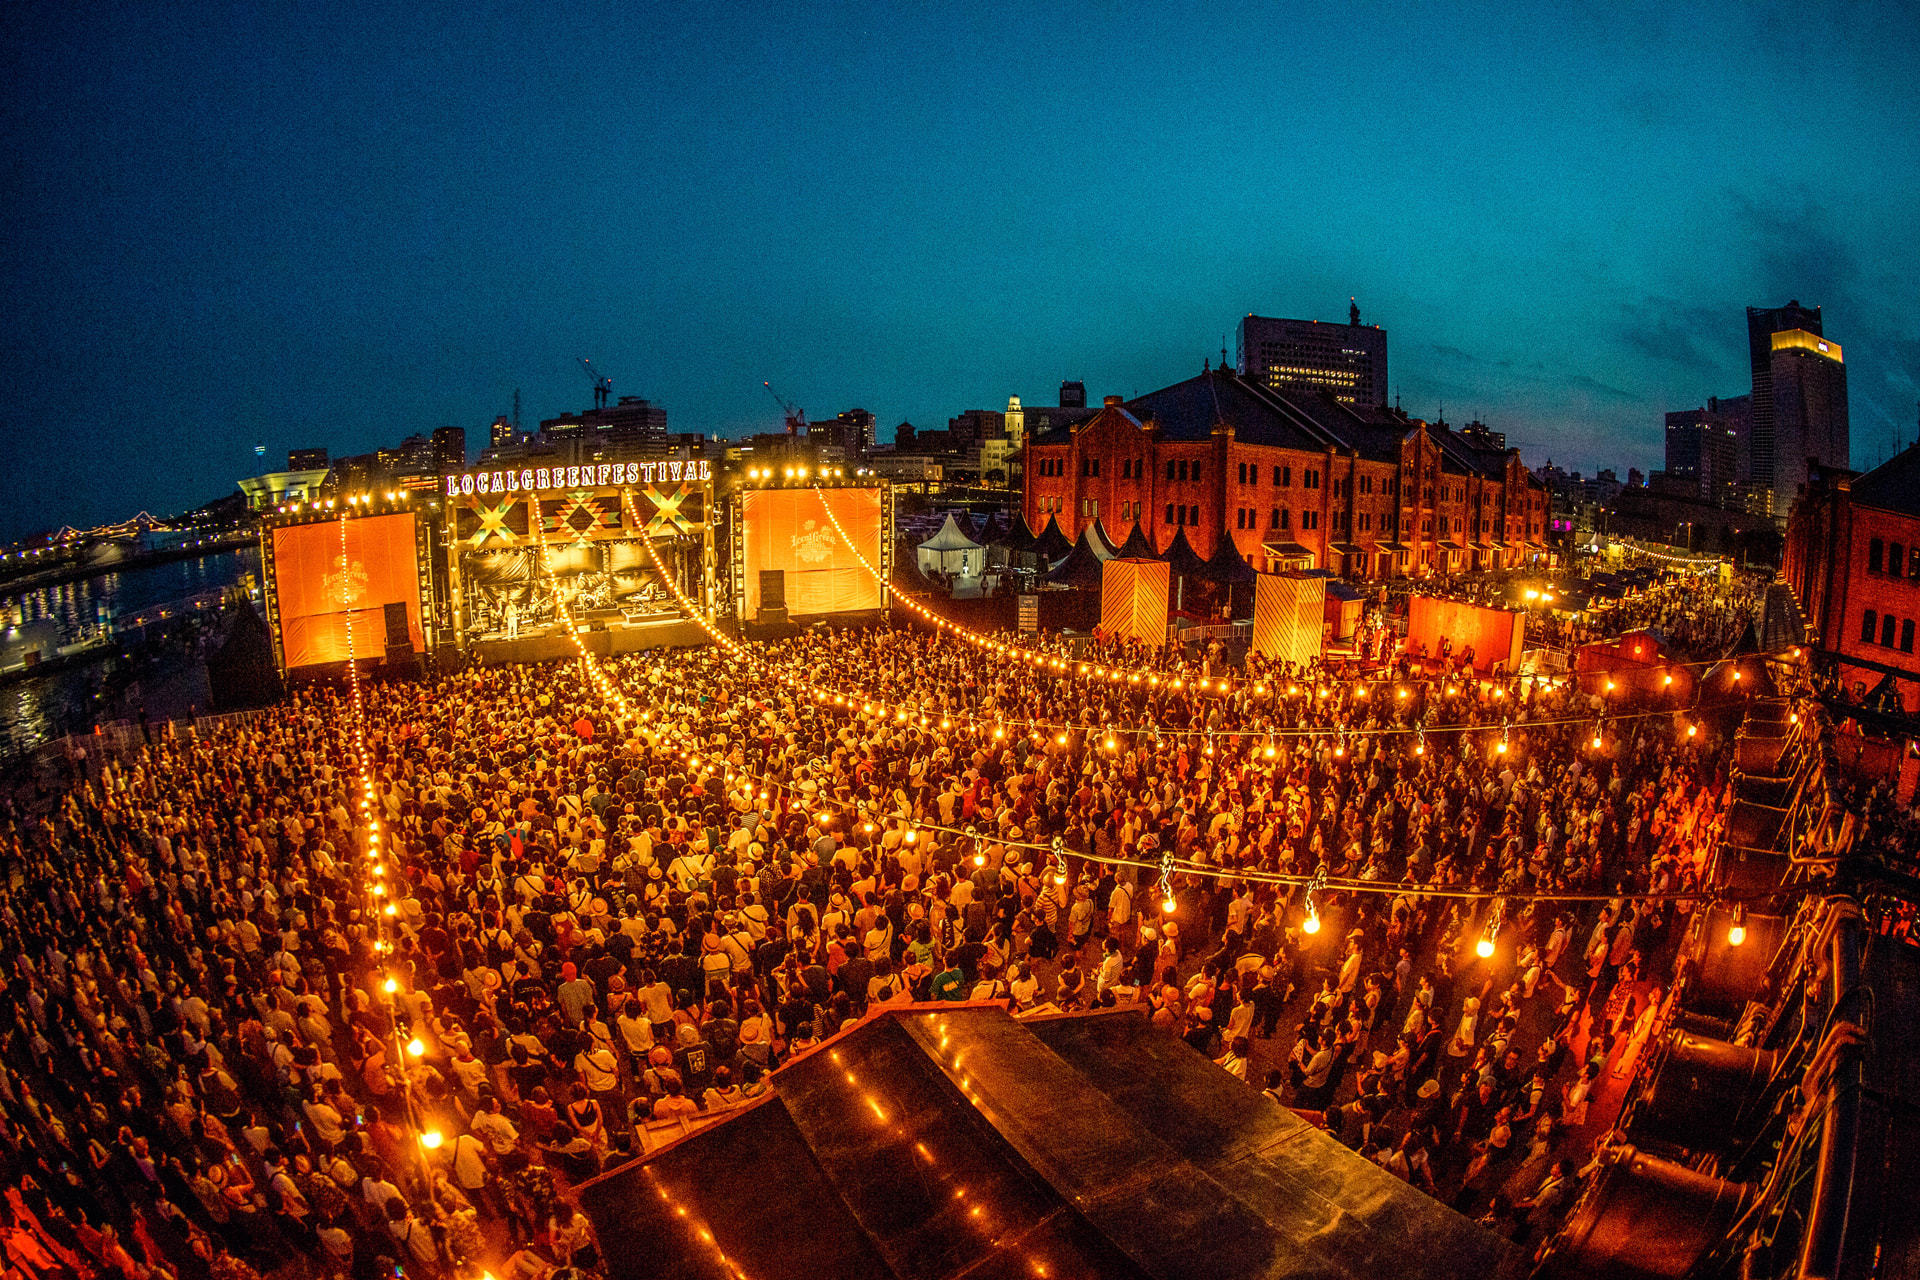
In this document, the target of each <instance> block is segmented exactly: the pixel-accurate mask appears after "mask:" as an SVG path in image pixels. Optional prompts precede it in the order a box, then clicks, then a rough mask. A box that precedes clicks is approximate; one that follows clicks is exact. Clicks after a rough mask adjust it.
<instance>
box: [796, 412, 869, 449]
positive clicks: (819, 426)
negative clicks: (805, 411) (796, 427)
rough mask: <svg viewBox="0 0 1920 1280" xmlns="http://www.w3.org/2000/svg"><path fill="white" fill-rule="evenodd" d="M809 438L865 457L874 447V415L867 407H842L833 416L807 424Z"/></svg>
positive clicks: (817, 442) (816, 442)
mask: <svg viewBox="0 0 1920 1280" xmlns="http://www.w3.org/2000/svg"><path fill="white" fill-rule="evenodd" d="M807 439H808V440H811V441H812V442H814V443H815V444H825V445H830V446H832V447H835V448H838V449H840V450H841V451H842V452H843V453H845V454H846V455H847V456H848V457H850V458H863V457H865V456H866V455H867V454H868V453H869V452H870V451H872V449H873V441H874V417H873V414H872V413H870V412H869V411H867V410H865V409H842V410H841V411H840V412H839V413H836V414H834V415H833V416H832V417H831V418H825V419H822V420H820V421H818V422H809V423H808V424H807Z"/></svg>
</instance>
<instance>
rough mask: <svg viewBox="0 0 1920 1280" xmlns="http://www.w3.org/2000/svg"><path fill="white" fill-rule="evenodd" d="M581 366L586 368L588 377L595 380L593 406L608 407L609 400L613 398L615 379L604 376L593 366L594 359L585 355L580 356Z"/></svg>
mask: <svg viewBox="0 0 1920 1280" xmlns="http://www.w3.org/2000/svg"><path fill="white" fill-rule="evenodd" d="M580 367H581V368H582V369H585V370H586V371H587V377H588V378H590V379H592V380H593V407H594V408H596V409H604V408H606V407H607V401H609V400H611V399H613V379H612V378H607V377H602V376H601V373H600V371H599V370H598V369H596V368H594V367H593V361H591V360H589V359H587V358H586V357H585V356H581V357H580Z"/></svg>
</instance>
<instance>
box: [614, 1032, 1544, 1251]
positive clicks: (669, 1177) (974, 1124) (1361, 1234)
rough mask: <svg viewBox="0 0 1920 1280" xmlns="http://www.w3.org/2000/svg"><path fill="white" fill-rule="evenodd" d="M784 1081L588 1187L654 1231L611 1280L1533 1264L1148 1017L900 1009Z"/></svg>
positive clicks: (633, 1231)
mask: <svg viewBox="0 0 1920 1280" xmlns="http://www.w3.org/2000/svg"><path fill="white" fill-rule="evenodd" d="M963 1061H964V1062H965V1064H966V1071H965V1074H964V1075H963V1074H962V1073H961V1071H960V1068H959V1067H957V1066H955V1065H953V1064H955V1063H959V1062H963ZM772 1082H773V1088H772V1089H771V1090H770V1091H769V1092H768V1093H767V1094H766V1095H764V1096H763V1098H762V1099H761V1100H760V1101H758V1102H756V1103H753V1104H750V1105H748V1106H744V1107H741V1108H737V1109H735V1110H733V1111H732V1112H730V1113H729V1114H728V1115H727V1116H726V1117H725V1118H724V1119H722V1120H720V1121H718V1122H717V1123H714V1124H710V1125H707V1126H705V1127H703V1128H701V1129H699V1130H697V1131H696V1132H694V1133H693V1134H691V1135H690V1136H688V1137H687V1138H685V1139H683V1140H681V1141H679V1142H677V1143H674V1144H672V1145H669V1146H667V1147H664V1148H662V1149H661V1150H659V1151H657V1152H655V1153H653V1154H652V1155H650V1156H647V1157H644V1158H643V1159H641V1160H638V1161H633V1162H630V1163H628V1164H626V1165H624V1166H622V1167H620V1168H618V1169H616V1170H614V1171H612V1172H610V1173H608V1174H605V1175H603V1176H602V1177H599V1178H596V1179H593V1180H592V1181H590V1182H588V1183H586V1184H585V1185H584V1186H582V1188H581V1201H582V1203H583V1205H584V1207H585V1209H586V1211H587V1216H588V1217H589V1218H590V1219H591V1220H592V1222H593V1226H594V1230H595V1234H596V1235H597V1236H598V1237H599V1238H600V1239H601V1240H605V1241H615V1240H624V1241H632V1240H645V1241H647V1243H648V1247H647V1248H646V1249H644V1250H643V1249H637V1248H619V1249H610V1250H608V1251H607V1255H606V1261H607V1271H608V1275H609V1276H611V1277H612V1280H641V1277H648V1278H649V1280H652V1278H653V1277H661V1276H669V1277H685V1278H687V1280H693V1278H695V1277H699V1278H705V1277H710V1276H715V1277H717V1276H720V1275H732V1274H735V1272H736V1271H737V1272H739V1273H740V1274H745V1275H751V1276H753V1277H755V1278H756V1280H799V1278H800V1277H809V1278H811V1277H815V1276H821V1275H828V1276H836V1277H845V1278H846V1280H897V1278H898V1277H902V1276H910V1277H916V1278H919V1280H959V1278H960V1277H981V1276H1001V1275H1014V1274H1020V1275H1027V1274H1030V1273H1031V1271H1032V1269H1033V1264H1034V1263H1036V1262H1044V1263H1045V1264H1046V1267H1045V1269H1046V1271H1047V1273H1048V1274H1051V1275H1098V1276H1110V1277H1114V1280H1173V1278H1174V1277H1179V1278H1180V1280H1254V1277H1268V1276H1280V1275H1311V1276H1316V1277H1322V1278H1323V1280H1359V1278H1361V1277H1375V1276H1378V1275H1379V1274H1380V1273H1381V1272H1382V1271H1383V1270H1390V1271H1392V1272H1394V1273H1395V1274H1396V1275H1397V1276H1398V1277H1399V1280H1431V1278H1436V1277H1441V1276H1447V1277H1453V1276H1463V1275H1471V1276H1476V1277H1480V1278H1482V1280H1504V1278H1505V1277H1510V1276H1515V1275H1518V1274H1521V1273H1522V1272H1523V1271H1524V1269H1525V1258H1524V1255H1522V1254H1521V1252H1520V1251H1519V1250H1518V1249H1516V1248H1514V1246H1512V1245H1511V1244H1509V1243H1507V1242H1506V1241H1505V1240H1503V1239H1501V1238H1500V1237H1498V1236H1496V1235H1495V1234H1493V1233H1492V1232H1489V1231H1486V1230H1483V1229H1482V1228H1480V1227H1477V1226H1475V1225H1474V1224H1473V1223H1472V1222H1470V1221H1468V1220H1467V1219H1466V1218H1464V1217H1462V1216H1460V1215H1459V1214H1457V1213H1455V1212H1454V1211H1453V1210H1451V1209H1449V1208H1448V1207H1447V1206H1446V1205H1444V1204H1442V1203H1440V1202H1439V1201H1437V1200H1434V1199H1432V1198H1431V1197H1429V1196H1427V1195H1425V1194H1424V1193H1422V1192H1420V1191H1418V1190H1416V1189H1414V1188H1413V1187H1410V1186H1408V1185H1407V1184H1406V1183H1404V1182H1401V1181H1400V1180H1399V1179H1397V1178H1395V1177H1394V1176H1393V1175H1392V1174H1390V1173H1388V1172H1387V1171H1386V1170H1384V1169H1381V1168H1380V1167H1378V1166H1377V1165H1375V1164H1373V1162H1371V1161H1369V1160H1366V1159H1364V1158H1362V1157H1361V1156H1359V1155H1358V1154H1356V1153H1355V1152H1353V1151H1350V1150H1348V1149H1347V1148H1346V1147H1345V1146H1343V1145H1342V1144H1341V1143H1340V1142H1339V1141H1338V1140H1337V1139H1335V1138H1333V1137H1331V1136H1329V1135H1327V1134H1325V1133H1322V1132H1320V1131H1319V1130H1317V1129H1315V1128H1314V1127H1313V1126H1311V1125H1310V1124H1308V1123H1307V1122H1306V1121H1304V1120H1302V1119H1300V1118H1299V1117H1298V1116H1296V1115H1294V1114H1293V1113H1292V1112H1291V1111H1289V1110H1287V1109H1286V1108H1285V1107H1282V1106H1280V1105H1279V1104H1278V1103H1275V1102H1273V1101H1272V1100H1271V1099H1269V1098H1267V1097H1265V1096H1264V1095H1262V1094H1261V1093H1260V1092H1259V1091H1258V1090H1255V1089H1252V1088H1249V1087H1248V1086H1247V1085H1246V1084H1244V1083H1242V1082H1240V1081H1238V1080H1235V1079H1233V1078H1232V1077H1231V1076H1230V1075H1228V1074H1227V1073H1226V1072H1224V1071H1222V1070H1220V1069H1219V1068H1218V1067H1216V1066H1214V1065H1213V1064H1212V1063H1210V1062H1208V1061H1207V1060H1206V1059H1205V1058H1204V1057H1202V1056H1201V1055H1200V1054H1198V1053H1195V1052H1193V1051H1192V1050H1191V1049H1190V1048H1188V1047H1187V1046H1186V1045H1185V1044H1183V1043H1182V1042H1181V1041H1180V1040H1178V1039H1176V1038H1175V1037H1174V1036H1173V1035H1172V1034H1171V1033H1169V1032H1166V1031H1163V1030H1156V1029H1155V1028H1154V1027H1153V1026H1152V1024H1151V1023H1150V1022H1149V1020H1148V1019H1147V1018H1146V1017H1144V1016H1143V1015H1142V1013H1141V1012H1140V1011H1139V1010H1131V1009H1130V1010H1124V1011H1119V1012H1113V1013H1100V1014H1088V1015H1075V1016H1065V1017H1059V1018H1049V1019H1035V1020H1029V1021H1025V1022H1019V1021H1015V1020H1014V1019H1013V1018H1011V1017H1009V1016H1008V1015H1007V1013H1006V1011H1005V1009H1004V1008H1002V1007H999V1006H995V1005H939V1006H928V1005H921V1006H916V1007H910V1008H902V1009H893V1010H888V1011H887V1012H885V1013H882V1014H880V1015H878V1016H876V1017H873V1018H869V1019H867V1020H866V1021H864V1022H861V1023H860V1024H858V1025H857V1026H855V1027H853V1028H852V1029H850V1030H849V1031H847V1032H845V1033H844V1034H842V1035H840V1036H838V1037H836V1038H835V1039H834V1040H833V1041H832V1042H831V1044H830V1047H827V1048H822V1049H818V1050H816V1051H813V1052H811V1053H807V1054H803V1055H801V1056H800V1057H798V1058H797V1059H796V1060H794V1061H793V1062H791V1063H789V1064H788V1065H786V1066H784V1067H782V1068H781V1069H780V1070H779V1071H778V1072H776V1073H775V1074H774V1076H773V1077H772ZM770 1174H771V1175H772V1176H769V1175H770ZM970 1205H971V1206H975V1207H974V1208H968V1206H970ZM982 1210H985V1211H986V1212H989V1213H991V1215H992V1217H991V1218H990V1219H989V1220H988V1221H990V1222H991V1224H992V1229H991V1230H981V1229H980V1221H981V1219H980V1216H979V1215H980V1213H981V1212H982ZM716 1255H717V1256H718V1257H719V1258H723V1259H724V1260H725V1261H724V1264H723V1265H719V1264H716Z"/></svg>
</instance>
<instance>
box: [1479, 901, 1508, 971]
mask: <svg viewBox="0 0 1920 1280" xmlns="http://www.w3.org/2000/svg"><path fill="white" fill-rule="evenodd" d="M1506 907H1507V902H1506V899H1505V898H1495V899H1494V900H1493V914H1492V915H1490V916H1488V917H1487V930H1486V932H1485V933H1483V934H1481V935H1480V941H1478V942H1476V943H1474V944H1473V953H1474V954H1475V955H1477V956H1479V957H1480V958H1481V959H1482V960H1490V959H1492V958H1493V940H1494V939H1495V938H1497V937H1499V936H1500V925H1501V922H1502V921H1503V919H1504V918H1505V915H1506Z"/></svg>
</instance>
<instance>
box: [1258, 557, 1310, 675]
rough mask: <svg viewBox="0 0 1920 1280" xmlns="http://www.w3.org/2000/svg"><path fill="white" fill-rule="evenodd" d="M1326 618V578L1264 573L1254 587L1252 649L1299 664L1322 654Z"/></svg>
mask: <svg viewBox="0 0 1920 1280" xmlns="http://www.w3.org/2000/svg"><path fill="white" fill-rule="evenodd" d="M1326 620H1327V580H1326V579H1325V578H1296V577H1293V576H1291V575H1289V574H1284V573H1263V574H1261V575H1260V577H1259V579H1258V581H1256V582H1255V583H1254V589H1253V648H1254V652H1256V653H1258V654H1259V655H1260V656H1261V657H1263V658H1269V659H1275V660H1278V661H1280V662H1291V663H1294V664H1296V665H1299V666H1304V665H1305V664H1307V663H1309V662H1311V661H1313V660H1314V659H1315V658H1317V657H1319V656H1320V646H1321V639H1322V636H1323V634H1324V632H1325V629H1326Z"/></svg>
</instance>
